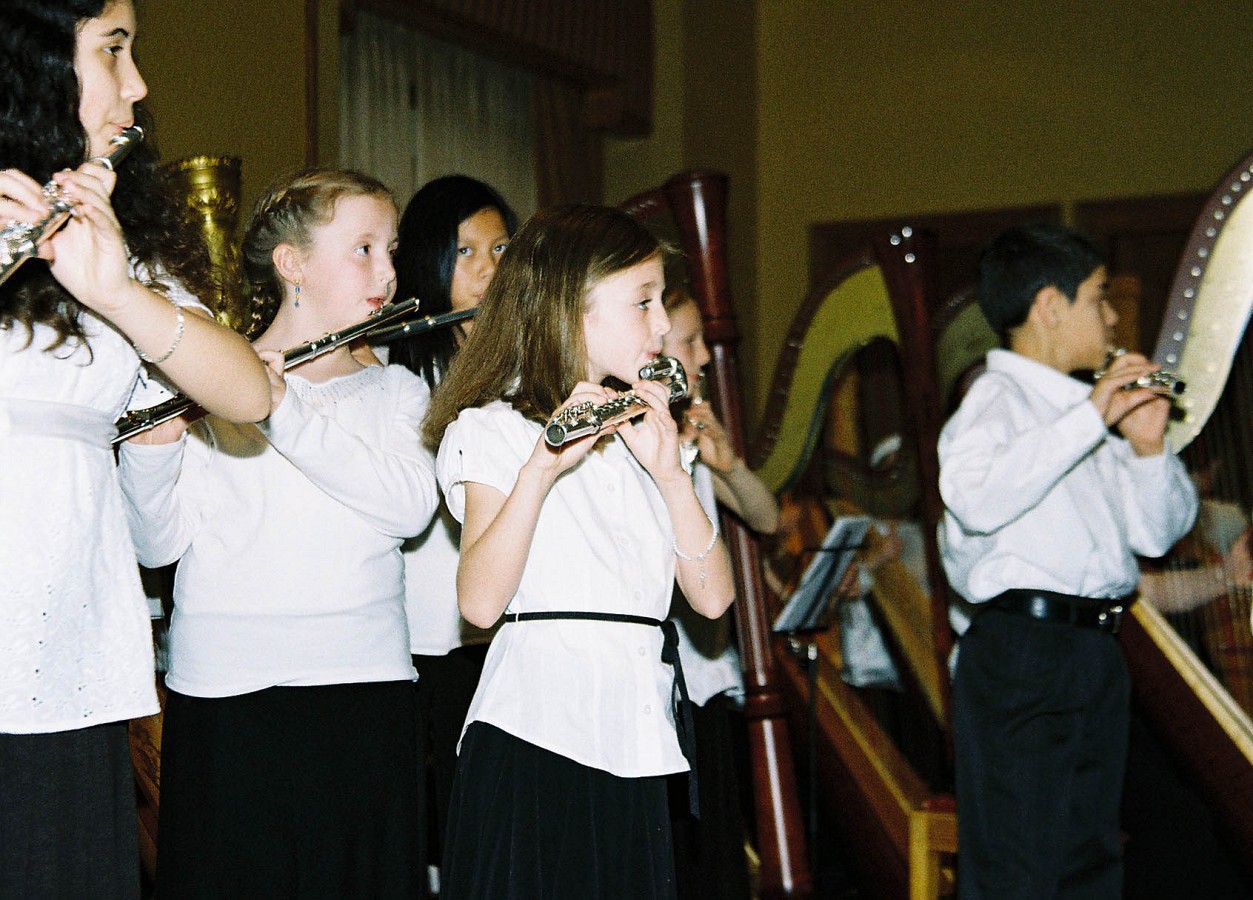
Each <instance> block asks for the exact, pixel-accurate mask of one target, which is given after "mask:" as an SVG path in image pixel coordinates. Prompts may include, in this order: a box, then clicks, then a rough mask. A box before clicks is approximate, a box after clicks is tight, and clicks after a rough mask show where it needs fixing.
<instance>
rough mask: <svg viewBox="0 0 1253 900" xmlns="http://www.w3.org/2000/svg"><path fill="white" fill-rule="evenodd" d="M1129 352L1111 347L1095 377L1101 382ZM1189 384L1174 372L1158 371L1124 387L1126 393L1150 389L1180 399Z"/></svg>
mask: <svg viewBox="0 0 1253 900" xmlns="http://www.w3.org/2000/svg"><path fill="white" fill-rule="evenodd" d="M1126 352H1127V348H1125V347H1110V348H1109V349H1108V350H1107V351H1105V365H1103V366H1101V368H1100V369H1098V370H1097V371H1096V372H1095V373H1094V375H1093V377H1094V378H1095V379H1096V380H1098V381H1099V380H1100V379H1101V376H1102V375H1104V374H1105V373H1106V372H1107V371H1109V367H1110V366H1112V365H1113V364H1114V360H1116V359H1118V357H1120V356H1122V355H1123V354H1124V353H1126ZM1187 387H1188V384H1187V382H1185V381H1184V380H1183V379H1182V378H1180V377H1179V376H1178V375H1176V374H1175V373H1174V372H1168V371H1166V370H1165V369H1158V370H1157V371H1156V372H1150V373H1149V374H1147V375H1141V376H1140V377H1139V378H1137V379H1136V380H1135V381H1132V382H1130V383H1129V384H1126V385H1124V386H1123V388H1122V389H1123V390H1124V391H1134V390H1135V389H1136V388H1148V389H1149V390H1151V391H1153V392H1154V393H1158V394H1161V395H1162V396H1164V397H1180V396H1182V395H1183V392H1184V391H1185V390H1186V389H1187Z"/></svg>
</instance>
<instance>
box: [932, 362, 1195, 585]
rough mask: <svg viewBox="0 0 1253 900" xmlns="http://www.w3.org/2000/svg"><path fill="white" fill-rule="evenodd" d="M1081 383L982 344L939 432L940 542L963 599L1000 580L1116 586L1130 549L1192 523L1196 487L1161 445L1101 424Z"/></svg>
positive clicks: (1134, 575)
mask: <svg viewBox="0 0 1253 900" xmlns="http://www.w3.org/2000/svg"><path fill="white" fill-rule="evenodd" d="M1090 393H1091V387H1090V386H1089V385H1086V384H1084V383H1083V382H1081V381H1078V380H1076V379H1074V378H1071V377H1069V376H1067V375H1064V374H1062V373H1060V372H1057V371H1056V370H1054V369H1051V368H1049V367H1048V366H1045V365H1043V364H1041V363H1038V362H1035V361H1033V360H1031V359H1028V358H1026V357H1024V356H1020V355H1018V354H1016V353H1011V352H1009V351H1006V350H992V351H991V352H989V353H988V367H987V371H986V372H985V373H984V374H983V375H981V376H980V377H979V378H978V379H977V380H976V381H975V382H974V384H973V385H972V386H971V388H970V392H969V393H968V394H967V395H966V398H965V400H963V401H962V405H961V407H960V408H959V409H958V411H957V412H956V413H955V414H954V415H953V417H952V418H951V419H950V420H949V421H948V423H947V424H946V425H945V426H944V430H943V432H942V433H941V435H940V441H939V456H940V494H941V496H942V497H943V499H944V505H945V513H944V520H943V523H942V525H941V528H940V539H941V552H942V556H943V560H944V568H945V571H946V572H947V574H948V578H949V582H950V583H951V584H952V586H953V588H954V590H956V591H957V592H958V593H959V594H960V595H961V596H962V597H964V598H966V599H967V600H968V601H970V602H972V603H980V602H984V601H987V600H990V599H992V598H993V597H995V596H997V595H998V594H1000V593H1001V592H1002V591H1004V590H1007V589H1009V588H1038V589H1041V590H1050V591H1059V592H1061V593H1065V594H1072V595H1076V596H1082V597H1096V598H1114V597H1121V596H1124V595H1126V594H1128V593H1130V592H1131V591H1133V590H1134V589H1135V587H1136V584H1137V582H1138V581H1139V570H1138V568H1137V566H1136V559H1135V557H1136V555H1141V556H1148V557H1156V556H1161V555H1162V554H1164V553H1165V552H1166V551H1168V550H1169V549H1170V547H1171V546H1172V545H1173V544H1174V543H1175V541H1177V540H1178V539H1179V538H1181V537H1182V536H1183V535H1184V534H1186V533H1187V532H1188V530H1189V529H1190V528H1191V527H1192V522H1193V519H1194V518H1195V516H1196V509H1197V497H1196V490H1195V488H1194V487H1193V485H1192V482H1191V480H1190V479H1189V478H1188V476H1187V473H1186V472H1185V471H1184V467H1183V464H1182V463H1180V461H1179V459H1178V458H1177V457H1176V456H1175V455H1174V454H1173V453H1171V452H1169V448H1168V450H1167V452H1165V453H1161V454H1158V455H1156V456H1148V457H1139V456H1137V455H1136V454H1135V452H1134V451H1133V450H1132V449H1131V446H1130V444H1128V443H1127V442H1126V441H1125V440H1123V439H1122V438H1121V437H1118V436H1116V435H1114V434H1113V433H1111V432H1110V430H1109V429H1108V428H1106V426H1105V423H1104V421H1103V420H1102V418H1101V415H1100V413H1098V412H1097V409H1096V407H1095V406H1094V405H1093V404H1092V402H1091V401H1090V400H1089V399H1088V396H1089V394H1090Z"/></svg>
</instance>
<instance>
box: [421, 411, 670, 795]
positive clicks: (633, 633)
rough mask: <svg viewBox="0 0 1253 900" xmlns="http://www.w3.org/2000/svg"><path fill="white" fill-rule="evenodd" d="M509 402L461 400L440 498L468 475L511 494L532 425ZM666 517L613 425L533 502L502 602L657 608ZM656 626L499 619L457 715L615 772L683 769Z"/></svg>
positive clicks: (661, 613)
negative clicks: (527, 532) (527, 546)
mask: <svg viewBox="0 0 1253 900" xmlns="http://www.w3.org/2000/svg"><path fill="white" fill-rule="evenodd" d="M541 431H542V428H541V426H540V425H539V424H537V423H535V422H531V421H529V420H527V419H525V418H524V417H523V416H522V415H521V414H520V413H518V412H517V411H515V410H514V409H513V408H512V407H511V406H509V405H507V404H506V403H504V402H501V401H496V402H493V403H490V404H488V405H487V406H485V407H482V408H480V409H467V410H464V411H462V413H461V415H460V416H459V417H458V418H457V420H456V421H455V422H454V423H452V425H450V426H449V427H448V430H447V431H446V432H445V434H444V440H443V442H442V443H441V444H440V449H439V456H438V460H437V463H436V470H437V473H438V475H439V481H440V485H441V487H442V488H443V489H444V495H445V497H446V499H447V503H448V507H449V509H450V510H452V513H453V515H454V516H456V517H457V518H458V519H459V520H464V517H465V483H466V482H475V483H477V484H485V485H488V486H490V487H493V488H495V489H496V490H498V491H500V492H501V493H502V494H504V495H508V494H509V493H510V492H511V491H512V490H513V487H514V484H515V483H516V481H517V476H518V472H519V470H520V469H521V468H522V465H523V463H524V462H525V461H526V460H527V458H528V457H529V456H530V454H531V451H532V450H533V449H534V447H535V444H536V442H537V441H538V440H539V439H540V434H541ZM674 566H675V562H674V551H673V529H672V527H671V524H670V516H669V513H668V511H667V510H666V507H665V504H664V502H663V501H662V498H661V494H660V493H659V492H658V490H657V488H656V485H655V484H654V483H653V480H652V478H651V476H649V474H648V473H647V472H646V471H645V470H644V469H643V467H642V466H640V464H639V463H638V462H637V461H636V460H635V458H634V456H632V455H631V452H630V451H629V450H628V449H627V447H626V445H625V444H624V443H623V442H622V440H621V439H620V438H617V437H615V438H613V439H612V440H609V441H607V442H606V445H605V447H604V449H603V451H598V452H593V453H589V454H588V455H587V456H586V457H584V458H583V459H582V460H581V461H580V462H579V463H578V464H577V465H575V466H574V468H572V469H570V470H569V471H567V472H565V473H563V474H562V475H561V476H560V477H559V478H558V479H557V482H556V483H555V484H554V485H553V487H552V489H551V490H550V491H549V493H548V496H547V498H546V499H545V501H544V504H543V506H542V507H541V509H540V513H539V519H538V521H537V523H536V528H535V536H534V539H533V540H532V543H531V550H530V554H529V555H528V557H527V561H526V566H525V568H524V570H523V573H522V578H521V581H520V582H519V585H518V590H517V593H516V594H515V595H514V597H513V599H512V600H511V601H510V602H509V605H508V607H507V609H506V612H510V613H519V612H536V611H574V610H579V611H593V612H610V613H627V614H631V615H638V616H647V617H649V618H655V619H663V618H665V616H666V613H667V610H668V608H669V605H670V596H671V591H672V588H673V586H674ZM661 645H662V634H661V629H660V628H656V627H652V626H648V625H634V624H623V623H617V622H589V621H543V622H517V623H507V624H505V625H503V626H502V627H501V629H500V631H499V632H498V633H497V635H496V637H495V638H494V639H493V640H492V644H491V647H490V649H489V650H488V653H487V660H486V663H485V665H484V668H483V676H482V679H481V680H480V682H479V687H478V690H477V691H476V693H475V695H474V700H473V702H472V703H471V704H470V712H469V715H468V717H467V720H466V724H467V725H468V724H469V723H470V722H476V721H481V722H489V723H491V724H492V725H495V726H496V727H498V728H500V729H502V730H504V731H507V732H509V733H510V734H512V735H514V736H515V737H518V738H521V739H522V740H524V741H527V742H529V743H531V744H534V745H536V746H538V747H542V748H544V749H546V750H551V751H553V752H555V753H559V754H561V755H562V756H565V757H567V758H568V759H572V760H574V761H575V762H578V763H581V764H583V765H586V766H590V767H592V768H597V769H601V770H604V771H607V772H610V773H612V774H614V775H618V776H620V777H627V778H632V777H641V776H649V775H663V774H668V773H670V772H681V771H685V770H686V769H687V767H688V766H687V761H686V760H685V759H684V758H683V754H682V752H681V751H680V749H679V743H678V739H677V737H676V735H675V729H674V716H673V710H672V706H671V689H672V685H673V679H674V675H673V670H672V668H671V666H669V665H667V664H664V663H662V662H661Z"/></svg>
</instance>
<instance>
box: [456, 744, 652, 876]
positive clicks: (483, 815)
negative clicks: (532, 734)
mask: <svg viewBox="0 0 1253 900" xmlns="http://www.w3.org/2000/svg"><path fill="white" fill-rule="evenodd" d="M674 891H675V887H674V860H673V855H672V850H671V839H670V818H669V813H668V811H667V806H666V779H665V777H664V776H656V777H649V778H619V777H617V776H615V775H610V774H609V773H608V772H603V771H601V770H600V769H592V768H589V767H587V766H583V765H580V764H579V763H576V762H574V761H572V760H570V759H567V758H566V757H564V756H561V755H559V754H557V753H552V752H550V751H548V750H543V749H541V748H539V747H536V746H535V745H533V744H529V743H527V742H526V741H523V740H520V739H518V738H516V737H514V736H513V735H510V734H507V733H506V732H504V731H502V730H500V729H499V728H496V727H495V726H492V725H488V724H486V723H484V722H475V723H473V724H471V725H470V727H469V729H468V730H467V731H466V736H465V739H464V740H463V741H462V742H461V757H460V760H459V762H458V766H457V775H456V778H455V780H454V782H453V796H452V810H451V812H450V814H449V820H448V837H447V841H446V843H445V849H444V868H443V878H442V890H441V892H440V900H471V898H474V900H484V898H491V900H498V898H504V900H540V898H543V900H566V898H570V900H575V898H577V900H619V898H620V900H649V898H673V897H674V895H675V894H674Z"/></svg>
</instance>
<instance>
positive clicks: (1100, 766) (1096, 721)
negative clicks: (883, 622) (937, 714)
mask: <svg viewBox="0 0 1253 900" xmlns="http://www.w3.org/2000/svg"><path fill="white" fill-rule="evenodd" d="M1129 716H1130V682H1129V679H1128V676H1127V666H1126V662H1125V660H1124V659H1123V655H1122V650H1121V649H1120V648H1119V646H1118V644H1117V643H1116V641H1115V639H1114V637H1113V635H1109V634H1105V633H1102V632H1100V631H1097V630H1095V629H1091V628H1080V627H1076V626H1073V625H1069V624H1064V623H1054V622H1039V621H1036V620H1033V619H1029V618H1026V617H1024V616H1019V615H1015V614H1013V613H1007V612H1003V611H1001V610H997V609H988V610H984V611H982V612H980V613H979V615H978V616H976V617H975V621H974V623H973V624H972V625H971V626H970V629H969V631H967V632H966V635H965V636H964V637H963V638H962V640H961V644H960V651H959V655H958V659H957V672H956V675H955V676H954V680H953V740H954V750H955V754H956V763H957V807H958V809H957V813H958V838H959V846H960V850H959V852H958V893H959V896H961V897H962V898H965V900H974V898H979V900H1002V898H1011V897H1012V898H1014V900H1032V898H1054V897H1067V898H1108V900H1114V898H1118V897H1120V896H1121V893H1122V862H1121V857H1120V846H1119V827H1118V807H1119V802H1120V800H1121V796H1122V784H1123V772H1124V768H1125V765H1126V758H1127V729H1128V720H1129Z"/></svg>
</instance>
